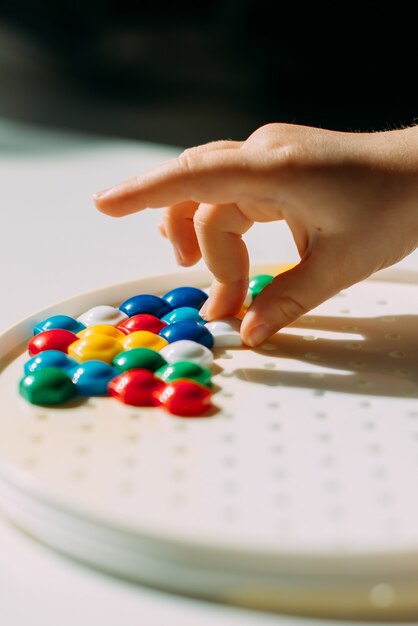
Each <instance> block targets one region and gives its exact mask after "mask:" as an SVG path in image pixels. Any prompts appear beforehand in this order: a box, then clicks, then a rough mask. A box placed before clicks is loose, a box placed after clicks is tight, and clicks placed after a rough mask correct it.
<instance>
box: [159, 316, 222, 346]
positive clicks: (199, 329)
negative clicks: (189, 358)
mask: <svg viewBox="0 0 418 626" xmlns="http://www.w3.org/2000/svg"><path fill="white" fill-rule="evenodd" d="M159 335H160V337H164V339H166V340H167V341H168V342H169V343H174V342H175V341H180V340H182V339H188V340H190V341H195V342H196V343H200V344H202V346H205V347H206V348H209V349H211V348H212V347H213V336H212V334H211V333H210V332H209V330H208V329H207V328H206V326H202V324H199V323H198V322H193V321H191V320H185V321H183V322H175V323H174V324H169V325H168V326H166V327H165V328H163V329H162V330H160V332H159Z"/></svg>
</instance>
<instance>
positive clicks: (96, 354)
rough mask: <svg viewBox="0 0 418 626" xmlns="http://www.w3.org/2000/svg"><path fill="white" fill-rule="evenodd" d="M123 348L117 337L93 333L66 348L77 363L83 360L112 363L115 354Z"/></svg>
mask: <svg viewBox="0 0 418 626" xmlns="http://www.w3.org/2000/svg"><path fill="white" fill-rule="evenodd" d="M123 349H124V348H123V345H122V343H121V342H120V341H118V339H115V338H114V337H109V336H108V335H103V334H98V333H94V334H93V335H88V336H87V337H82V338H81V339H78V341H75V342H74V343H72V344H71V345H70V346H69V348H68V354H69V356H71V357H72V358H73V359H75V360H76V361H78V362H79V363H84V362H85V361H104V362H105V363H112V361H113V359H114V358H115V356H116V355H117V354H119V352H122V351H123Z"/></svg>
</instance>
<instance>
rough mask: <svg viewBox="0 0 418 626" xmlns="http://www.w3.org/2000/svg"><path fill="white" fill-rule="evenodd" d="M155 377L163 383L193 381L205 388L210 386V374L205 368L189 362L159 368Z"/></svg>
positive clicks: (179, 362) (178, 362)
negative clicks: (182, 380) (183, 380)
mask: <svg viewBox="0 0 418 626" xmlns="http://www.w3.org/2000/svg"><path fill="white" fill-rule="evenodd" d="M155 375H156V376H157V377H158V378H161V380H163V381H164V382H165V383H169V382H172V381H173V380H179V379H188V380H194V381H195V382H197V383H200V384H201V385H204V386H205V387H211V386H212V372H211V371H210V370H208V369H207V368H206V367H202V366H201V365H198V364H197V363H192V362H191V361H177V362H176V363H169V364H166V365H164V366H163V367H160V368H159V369H158V370H157V371H156V372H155Z"/></svg>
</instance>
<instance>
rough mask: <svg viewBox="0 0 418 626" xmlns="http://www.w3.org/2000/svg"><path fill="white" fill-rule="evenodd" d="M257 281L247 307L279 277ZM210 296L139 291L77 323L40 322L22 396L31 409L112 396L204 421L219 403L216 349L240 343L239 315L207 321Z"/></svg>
mask: <svg viewBox="0 0 418 626" xmlns="http://www.w3.org/2000/svg"><path fill="white" fill-rule="evenodd" d="M272 278H273V277H272V276H271V277H270V276H266V275H262V276H259V277H254V278H252V279H251V282H250V288H249V292H248V296H247V298H246V301H245V303H244V307H243V310H244V312H245V309H246V308H247V307H248V306H249V304H250V303H251V301H252V299H254V297H256V296H257V295H258V293H259V292H260V290H261V289H262V288H263V287H264V286H265V285H267V284H268V283H269V282H271V280H272ZM207 297H208V296H207V293H206V292H204V291H202V290H201V289H197V288H196V287H177V288H175V289H172V290H171V291H169V292H168V293H166V294H165V295H164V296H162V297H159V296H156V295H153V294H139V295H135V296H133V297H131V298H129V299H128V300H125V301H124V302H122V304H121V305H120V306H119V308H116V307H113V306H109V305H100V306H96V307H93V308H92V309H89V310H88V311H86V312H84V313H82V314H81V315H80V316H79V317H78V318H77V319H74V318H73V317H70V316H68V315H54V316H52V317H49V318H48V319H46V320H44V321H42V322H40V323H38V324H36V326H35V327H34V336H33V338H32V339H31V340H30V342H29V344H28V350H29V354H30V357H31V358H30V360H29V361H27V362H26V363H25V366H24V377H23V378H22V380H21V381H20V385H19V390H20V394H21V395H22V396H23V397H24V398H25V399H26V400H28V401H29V402H30V403H32V404H40V405H60V404H63V403H65V402H67V401H69V400H71V399H73V398H74V397H75V396H82V397H86V396H112V397H114V398H116V399H118V400H119V401H121V402H123V403H125V404H129V405H133V406H160V407H163V408H165V409H166V410H167V411H168V412H170V413H172V414H175V415H181V416H195V415H196V416H198V415H202V414H203V413H206V412H207V411H208V410H209V409H210V408H211V406H212V404H211V396H212V391H211V387H212V374H211V370H210V367H211V365H212V362H213V353H212V348H213V347H237V346H241V345H242V342H241V337H240V324H241V321H240V319H239V317H238V316H237V317H231V318H225V319H222V320H216V321H213V322H208V323H206V322H205V320H204V319H203V318H202V317H200V315H199V310H200V308H201V307H202V305H203V304H204V302H205V300H206V299H207Z"/></svg>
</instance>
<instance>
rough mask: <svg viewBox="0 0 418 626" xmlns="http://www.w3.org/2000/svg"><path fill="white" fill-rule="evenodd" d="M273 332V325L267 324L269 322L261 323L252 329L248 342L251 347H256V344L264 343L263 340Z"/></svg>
mask: <svg viewBox="0 0 418 626" xmlns="http://www.w3.org/2000/svg"><path fill="white" fill-rule="evenodd" d="M273 333H274V328H271V326H267V324H259V325H258V326H254V328H253V329H252V330H250V333H249V336H248V339H247V344H248V345H249V346H250V347H251V348H255V346H258V345H259V344H260V343H263V341H265V339H268V337H270V335H272V334H273Z"/></svg>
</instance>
